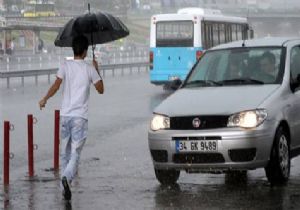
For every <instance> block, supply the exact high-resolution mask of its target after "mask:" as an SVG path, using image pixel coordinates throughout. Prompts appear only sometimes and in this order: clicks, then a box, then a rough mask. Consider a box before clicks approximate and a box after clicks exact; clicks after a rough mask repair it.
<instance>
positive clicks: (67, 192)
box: [61, 176, 72, 201]
mask: <svg viewBox="0 0 300 210" xmlns="http://www.w3.org/2000/svg"><path fill="white" fill-rule="evenodd" d="M61 183H62V186H63V187H64V192H63V196H64V198H65V200H68V201H69V200H71V197H72V193H71V190H70V187H69V184H68V180H67V177H65V176H64V177H63V178H62V180H61Z"/></svg>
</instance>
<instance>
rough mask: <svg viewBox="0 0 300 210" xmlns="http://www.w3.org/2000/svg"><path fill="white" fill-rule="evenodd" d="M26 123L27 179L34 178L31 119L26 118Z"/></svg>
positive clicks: (29, 116)
mask: <svg viewBox="0 0 300 210" xmlns="http://www.w3.org/2000/svg"><path fill="white" fill-rule="evenodd" d="M27 122H28V176H29V178H31V177H33V176H34V164H33V162H34V160H33V117H32V115H31V114H30V115H28V116H27Z"/></svg>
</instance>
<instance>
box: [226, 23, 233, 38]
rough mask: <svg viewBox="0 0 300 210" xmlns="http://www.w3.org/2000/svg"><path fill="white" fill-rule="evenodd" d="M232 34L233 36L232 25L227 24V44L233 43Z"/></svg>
mask: <svg viewBox="0 0 300 210" xmlns="http://www.w3.org/2000/svg"><path fill="white" fill-rule="evenodd" d="M231 37H232V34H231V25H230V24H225V40H226V42H231V41H232V38H231Z"/></svg>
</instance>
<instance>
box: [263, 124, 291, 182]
mask: <svg viewBox="0 0 300 210" xmlns="http://www.w3.org/2000/svg"><path fill="white" fill-rule="evenodd" d="M290 168H291V160H290V146H289V141H288V135H287V133H286V132H285V131H284V129H283V128H282V127H279V128H278V129H277V131H276V135H275V139H274V143H273V147H272V151H271V156H270V160H269V163H268V165H267V166H266V167H265V171H266V176H267V178H268V181H269V182H270V183H271V185H281V184H285V183H286V182H287V180H288V178H289V176H290Z"/></svg>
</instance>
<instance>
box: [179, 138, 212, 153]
mask: <svg viewBox="0 0 300 210" xmlns="http://www.w3.org/2000/svg"><path fill="white" fill-rule="evenodd" d="M216 151H218V143H217V141H216V140H201V141H176V152H216Z"/></svg>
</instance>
